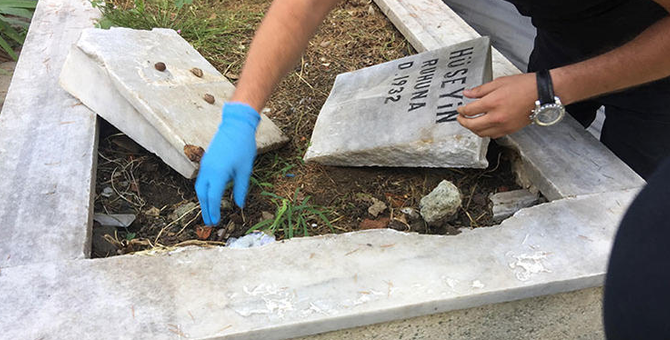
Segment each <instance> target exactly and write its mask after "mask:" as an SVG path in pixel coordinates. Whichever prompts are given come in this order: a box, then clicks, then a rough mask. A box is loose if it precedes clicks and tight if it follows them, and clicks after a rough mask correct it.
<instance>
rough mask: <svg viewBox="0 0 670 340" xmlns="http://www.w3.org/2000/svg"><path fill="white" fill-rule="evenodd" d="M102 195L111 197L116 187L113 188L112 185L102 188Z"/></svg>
mask: <svg viewBox="0 0 670 340" xmlns="http://www.w3.org/2000/svg"><path fill="white" fill-rule="evenodd" d="M100 195H101V196H102V197H107V198H110V197H112V195H114V189H112V188H111V187H106V188H104V189H102V192H101V193H100Z"/></svg>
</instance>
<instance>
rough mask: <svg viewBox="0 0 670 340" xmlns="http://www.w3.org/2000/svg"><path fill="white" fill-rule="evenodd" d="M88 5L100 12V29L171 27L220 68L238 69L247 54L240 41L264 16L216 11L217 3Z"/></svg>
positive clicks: (148, 0)
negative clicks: (235, 66)
mask: <svg viewBox="0 0 670 340" xmlns="http://www.w3.org/2000/svg"><path fill="white" fill-rule="evenodd" d="M91 3H92V4H93V5H94V6H95V7H98V8H99V9H100V10H101V12H102V17H101V18H100V20H99V21H98V25H97V26H98V27H99V28H110V27H127V28H134V29H144V30H149V29H152V28H156V27H160V28H171V29H174V30H176V31H177V32H179V34H181V36H182V37H183V38H184V39H185V40H186V41H188V42H189V43H190V44H191V45H192V46H193V47H194V48H195V49H196V50H198V52H200V54H202V55H203V56H204V57H205V59H207V60H208V61H209V62H210V63H212V64H213V65H214V66H222V65H223V67H229V66H232V65H237V67H240V66H241V64H242V63H241V61H242V59H243V58H244V55H245V53H246V46H244V45H243V42H248V40H249V39H250V37H251V36H252V33H253V31H254V30H255V27H256V25H257V24H258V23H259V22H260V20H261V18H262V15H263V14H262V13H261V12H255V11H231V10H223V9H217V7H216V5H217V4H220V3H221V1H220V0H219V1H216V0H134V1H130V2H129V1H128V0H125V1H121V0H117V1H114V0H112V1H107V2H102V1H100V0H92V1H91ZM128 3H130V4H131V5H132V6H128ZM117 4H118V5H117ZM122 4H123V5H122ZM236 69H237V68H235V70H236ZM220 71H222V73H224V72H223V70H220Z"/></svg>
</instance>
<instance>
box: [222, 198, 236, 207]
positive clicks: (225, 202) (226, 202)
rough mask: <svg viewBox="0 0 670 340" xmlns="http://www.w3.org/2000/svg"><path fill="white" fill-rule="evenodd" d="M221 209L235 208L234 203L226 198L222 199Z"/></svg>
mask: <svg viewBox="0 0 670 340" xmlns="http://www.w3.org/2000/svg"><path fill="white" fill-rule="evenodd" d="M221 210H233V204H232V203H230V201H229V200H227V199H225V198H224V199H222V200H221Z"/></svg>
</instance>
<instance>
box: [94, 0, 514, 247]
mask: <svg viewBox="0 0 670 340" xmlns="http://www.w3.org/2000/svg"><path fill="white" fill-rule="evenodd" d="M205 2H206V1H205ZM198 3H199V2H198V1H195V2H194V4H195V5H197V4H198ZM268 6H269V1H265V0H252V1H244V2H238V1H218V2H213V3H212V4H210V6H209V7H206V6H205V7H202V8H201V10H203V11H204V10H205V8H206V10H207V11H212V12H219V13H223V12H226V11H227V12H237V13H239V12H240V11H248V12H253V13H258V12H265V11H266V10H267V7H268ZM203 15H204V16H205V17H207V16H208V15H209V14H208V13H203ZM257 24H258V22H256V23H255V25H257ZM255 25H251V26H249V27H248V29H246V30H245V31H244V32H243V33H244V36H245V38H244V39H242V40H241V41H239V42H238V43H239V46H241V47H243V48H248V46H249V43H250V41H251V38H252V36H253V32H254V30H255V27H256V26H255ZM238 33H239V32H238ZM413 53H415V51H414V50H413V49H412V48H411V47H410V45H409V43H408V42H407V41H406V40H405V39H404V38H403V36H402V34H401V33H400V32H398V31H397V30H396V29H395V28H394V26H393V25H392V24H391V23H390V22H389V21H388V19H387V18H386V17H385V16H384V15H383V14H382V13H381V12H380V10H379V9H378V8H377V7H376V6H375V5H374V4H371V3H370V2H368V1H353V0H349V1H346V2H343V3H342V4H340V5H338V6H337V7H336V9H335V10H334V11H333V12H332V13H331V14H330V15H329V16H328V18H327V19H326V21H325V22H324V23H323V24H322V26H321V28H320V29H319V32H318V33H317V35H316V36H315V37H314V38H313V39H312V40H311V42H310V44H309V47H308V50H307V51H306V52H305V53H304V55H303V56H302V58H301V61H300V63H299V65H298V66H297V67H296V68H295V69H294V70H293V71H292V72H291V73H290V74H289V75H288V76H287V77H286V79H285V80H284V81H283V82H282V83H281V84H280V85H279V86H278V88H277V89H276V91H275V93H274V94H273V96H272V97H271V99H270V101H269V102H268V104H267V108H268V109H269V111H267V112H266V114H267V115H268V116H269V117H270V118H271V119H272V120H273V121H274V122H275V124H277V126H279V127H280V128H281V129H282V130H283V131H284V133H286V134H287V135H288V136H289V137H290V138H291V142H289V144H288V145H286V146H285V147H283V148H282V149H280V150H277V151H274V152H270V153H266V154H263V155H259V156H258V157H257V160H256V163H255V167H254V173H253V179H252V183H251V185H250V189H249V194H248V196H247V201H246V202H247V205H246V207H245V208H244V210H243V211H242V210H240V209H239V208H238V207H236V206H234V205H233V204H231V202H232V197H231V194H230V190H228V191H227V192H226V195H225V197H224V202H223V204H222V221H221V223H219V225H217V226H215V227H214V228H212V229H209V228H203V222H202V218H201V217H200V215H199V213H200V210H199V206H198V205H197V203H198V201H197V198H196V195H195V191H194V188H193V185H194V182H195V180H189V179H185V178H183V177H182V176H181V175H179V174H178V173H177V172H175V171H174V170H172V169H171V168H170V167H168V166H167V165H166V164H165V163H163V162H162V161H161V160H160V158H158V157H157V156H156V155H153V154H151V153H149V152H147V151H146V150H144V149H143V148H142V147H141V146H139V145H137V144H136V143H135V142H134V141H132V140H131V139H130V138H128V137H127V136H125V135H124V134H123V133H121V132H119V131H118V130H116V129H115V128H114V127H112V126H111V125H109V124H108V123H106V122H104V121H103V122H102V124H101V133H100V143H99V158H98V173H97V182H96V198H95V211H96V213H105V214H120V213H128V214H134V215H136V220H135V222H133V224H132V225H131V226H129V227H128V228H103V227H101V226H99V225H97V223H96V225H95V226H94V233H93V237H94V241H93V255H94V257H104V256H111V255H116V254H125V253H131V252H136V251H142V250H146V249H148V248H153V247H173V246H180V245H192V244H199V245H222V244H224V243H225V241H226V239H228V238H230V237H240V236H242V235H244V234H245V233H246V232H247V231H248V230H249V229H250V228H252V227H253V226H254V225H256V224H257V223H258V222H259V221H262V220H264V219H269V218H272V217H273V216H276V215H277V213H278V209H279V208H281V207H280V204H279V203H278V202H280V200H277V199H275V200H274V201H273V199H272V198H273V197H281V198H285V199H286V200H287V202H289V203H290V204H294V205H297V204H301V202H304V201H305V199H308V200H307V204H309V205H310V206H314V207H317V208H319V209H321V210H322V211H324V215H325V217H327V218H328V220H329V221H330V223H331V226H332V229H331V227H329V226H328V225H326V223H324V222H323V221H322V220H321V219H320V218H319V216H316V215H311V216H307V215H306V216H304V217H305V219H306V220H305V222H306V225H307V226H308V227H309V228H308V234H309V235H310V236H312V235H319V234H324V233H331V232H333V231H334V232H336V233H341V232H349V231H355V230H360V229H361V227H363V228H369V227H370V226H373V227H390V228H394V229H397V230H402V231H409V232H419V233H429V234H457V233H459V230H458V229H459V228H462V227H475V228H476V227H484V226H490V225H492V224H493V223H492V220H491V218H492V214H491V210H490V207H489V199H488V196H489V194H491V193H495V192H499V191H506V190H513V189H515V188H518V186H517V184H516V183H515V182H514V176H513V174H512V173H511V170H510V161H509V160H508V157H507V156H506V153H504V152H501V149H500V148H499V147H497V145H496V144H495V143H493V142H492V143H491V146H490V147H489V153H488V158H489V163H490V166H489V168H488V169H424V168H348V167H346V168H345V167H329V166H322V165H318V164H311V163H310V164H304V163H303V162H302V156H303V154H304V152H305V150H306V149H307V146H308V143H309V138H310V137H311V133H312V129H313V127H314V123H315V121H316V117H317V116H318V113H319V110H320V108H321V106H322V105H323V103H324V102H325V100H326V98H327V96H328V93H329V92H330V89H331V87H332V84H333V82H334V80H335V76H336V75H337V74H339V73H343V72H348V71H353V70H356V69H360V68H364V67H367V66H371V65H374V64H379V63H383V62H386V61H389V60H393V59H397V58H401V57H404V56H406V55H409V54H413ZM203 55H204V56H205V58H207V59H208V60H209V61H210V62H211V63H212V64H213V65H214V66H215V67H217V69H219V71H220V72H222V73H223V74H225V75H226V76H227V77H228V78H229V79H230V80H231V81H233V82H234V81H235V80H236V74H238V73H239V70H240V66H241V65H242V63H243V57H244V54H243V53H239V54H237V55H234V56H232V57H231V56H228V57H227V58H222V57H221V56H217V55H213V54H208V53H203ZM379 133H384V132H383V131H380V132H379ZM442 180H449V181H451V182H453V183H454V184H455V185H456V186H457V187H458V188H459V189H460V191H461V193H462V197H463V206H462V208H461V209H460V210H459V212H458V213H457V216H456V217H455V218H454V219H453V220H452V221H451V222H449V223H446V224H444V225H443V226H440V227H429V226H427V225H426V224H425V223H424V222H423V221H422V220H420V219H419V220H417V219H413V218H412V217H410V216H409V215H407V214H405V213H403V212H402V211H403V208H413V209H414V211H416V212H418V211H419V209H418V206H419V201H420V199H421V198H422V197H423V196H425V195H427V194H428V193H430V192H431V191H432V190H433V189H434V188H435V187H436V186H437V184H438V183H439V182H440V181H442ZM270 195H276V196H270ZM373 198H374V199H376V200H379V201H381V202H383V203H385V204H386V205H387V207H388V208H387V209H386V210H384V211H382V212H381V213H380V214H379V215H378V216H372V215H371V214H370V213H369V212H368V208H369V207H370V206H371V205H372V203H373ZM404 211H406V210H404ZM275 236H276V237H277V239H283V238H285V237H286V236H287V235H284V231H283V230H275ZM301 236H302V234H301Z"/></svg>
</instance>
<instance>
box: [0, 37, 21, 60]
mask: <svg viewBox="0 0 670 340" xmlns="http://www.w3.org/2000/svg"><path fill="white" fill-rule="evenodd" d="M0 47H2V49H3V50H5V52H7V54H9V56H10V57H12V59H14V60H17V59H18V58H19V57H18V56H17V55H16V53H14V50H12V47H11V46H9V44H8V43H7V41H6V40H5V39H4V38H3V37H1V36H0Z"/></svg>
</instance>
